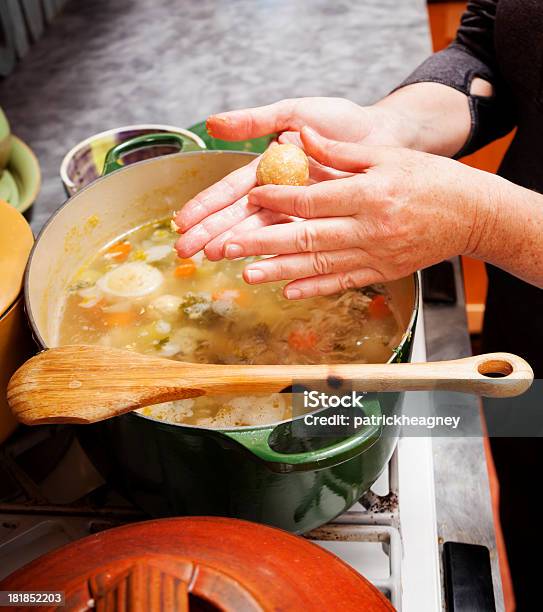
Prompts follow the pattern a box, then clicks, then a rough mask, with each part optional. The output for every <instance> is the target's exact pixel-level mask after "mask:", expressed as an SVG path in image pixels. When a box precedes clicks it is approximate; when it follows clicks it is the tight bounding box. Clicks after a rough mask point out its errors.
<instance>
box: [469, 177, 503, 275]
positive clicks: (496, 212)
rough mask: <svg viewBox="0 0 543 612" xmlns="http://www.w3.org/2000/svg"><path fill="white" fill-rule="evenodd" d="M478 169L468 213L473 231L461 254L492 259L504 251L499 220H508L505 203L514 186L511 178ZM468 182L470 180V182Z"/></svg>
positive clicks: (489, 260) (487, 259) (491, 260)
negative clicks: (506, 178)
mask: <svg viewBox="0 0 543 612" xmlns="http://www.w3.org/2000/svg"><path fill="white" fill-rule="evenodd" d="M472 172H475V173H476V176H475V180H474V182H473V184H474V189H473V194H472V197H471V198H470V199H471V211H470V212H471V214H470V215H468V216H467V218H468V219H469V223H470V231H469V236H468V240H467V243H466V248H465V250H464V252H463V253H462V255H468V256H469V257H473V258H475V259H482V260H483V261H488V262H491V263H492V262H493V261H494V260H495V258H496V256H497V255H498V254H500V253H501V252H503V240H502V236H501V235H500V231H499V223H500V222H501V223H503V222H505V223H507V216H508V213H507V208H506V203H507V202H508V201H509V199H510V197H511V194H510V193H509V192H510V189H511V187H515V186H514V185H513V184H512V183H510V182H509V181H507V180H505V179H503V178H501V177H499V176H496V175H494V174H490V173H487V172H483V171H481V170H473V169H472ZM467 184H470V183H469V182H468V183H467Z"/></svg>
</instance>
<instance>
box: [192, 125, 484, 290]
mask: <svg viewBox="0 0 543 612" xmlns="http://www.w3.org/2000/svg"><path fill="white" fill-rule="evenodd" d="M301 136H302V140H303V144H304V148H305V151H306V153H307V154H308V155H310V156H311V157H312V158H314V159H315V160H316V161H318V162H319V163H321V164H323V165H325V166H328V167H331V168H335V169H337V170H341V171H345V172H348V173H352V175H351V176H348V177H346V178H340V179H336V180H330V181H324V182H321V183H317V184H314V185H310V186H308V187H292V186H276V185H265V186H262V187H256V188H254V189H252V190H251V191H250V193H249V204H250V205H254V206H259V207H262V209H264V210H268V211H273V212H275V213H282V214H283V215H285V216H286V218H288V217H287V216H292V217H296V218H298V220H297V221H294V222H291V223H281V224H279V225H268V226H267V227H261V228H259V229H255V230H253V231H247V232H239V233H235V235H234V236H232V237H231V238H229V239H228V240H227V241H226V242H225V244H224V256H225V257H227V258H229V259H233V258H238V257H248V256H251V255H274V257H270V258H266V259H263V260H259V261H256V262H254V263H251V264H249V265H248V266H247V267H246V268H245V271H244V278H245V280H246V281H247V282H248V283H262V282H269V281H279V280H291V281H292V282H290V283H289V284H287V285H286V286H285V288H284V294H285V297H287V298H289V299H301V298H307V297H311V296H315V295H327V294H332V293H336V292H339V291H342V290H345V289H348V288H353V287H362V286H365V285H369V284H371V283H376V282H385V281H389V280H394V279H397V278H401V277H402V276H406V275H408V274H410V273H412V272H414V271H415V270H417V269H420V268H425V267H427V266H429V265H432V264H434V263H437V262H439V261H442V260H443V259H446V258H449V257H452V256H454V255H458V254H469V253H470V252H473V251H475V250H476V248H477V244H478V240H479V236H480V234H481V231H482V230H483V228H484V227H485V226H487V225H488V224H489V223H490V222H492V216H493V214H492V206H491V204H492V203H491V201H490V198H489V195H488V194H489V193H492V189H493V185H492V184H489V183H490V181H491V179H492V178H494V177H493V176H492V175H489V174H487V173H485V172H481V171H479V170H474V169H473V168H470V167H468V166H465V165H463V164H460V163H459V162H455V161H452V160H450V159H447V158H444V157H439V156H435V155H430V154H427V153H421V152H417V151H412V150H409V149H400V148H395V147H373V146H366V145H360V144H353V143H340V142H336V141H332V140H328V139H325V138H323V137H321V136H319V135H318V134H317V133H316V132H315V131H314V130H312V129H310V128H304V129H303V130H302V134H301ZM180 240H182V238H181V239H180Z"/></svg>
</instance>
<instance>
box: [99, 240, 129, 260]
mask: <svg viewBox="0 0 543 612" xmlns="http://www.w3.org/2000/svg"><path fill="white" fill-rule="evenodd" d="M131 250H132V245H131V244H130V242H128V240H124V241H123V242H117V244H114V245H113V246H110V247H109V249H108V250H107V251H106V252H105V255H104V257H105V258H106V259H113V260H114V261H117V262H119V263H120V262H123V261H126V260H127V259H128V255H129V254H130V251H131Z"/></svg>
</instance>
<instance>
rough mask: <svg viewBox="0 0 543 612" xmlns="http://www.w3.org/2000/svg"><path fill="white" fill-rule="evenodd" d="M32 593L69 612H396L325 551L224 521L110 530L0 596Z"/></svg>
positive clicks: (25, 574) (20, 578) (14, 580)
mask: <svg viewBox="0 0 543 612" xmlns="http://www.w3.org/2000/svg"><path fill="white" fill-rule="evenodd" d="M29 585H31V586H32V589H33V590H45V591H47V590H54V591H64V592H65V605H66V608H63V609H66V610H67V611H69V610H78V611H83V610H90V609H91V608H92V609H96V610H114V609H115V610H119V609H123V610H127V609H129V608H130V609H134V610H148V611H149V612H154V611H157V612H158V610H168V611H172V612H174V611H181V610H183V611H188V610H208V611H210V610H216V611H217V612H218V611H219V610H223V611H237V610H246V611H248V612H256V611H263V610H282V611H284V612H287V611H290V612H298V611H300V612H302V611H303V612H313V611H315V612H317V611H320V610H327V611H331V612H333V611H338V612H339V611H341V612H348V611H350V610H352V611H353V612H354V611H355V610H365V611H366V612H381V611H385V612H392V611H393V610H394V608H393V607H392V605H391V604H390V602H389V601H388V600H387V599H386V598H385V597H384V595H382V594H381V593H380V592H379V591H378V590H377V589H376V588H375V587H374V586H373V585H372V584H370V583H369V582H368V581H367V580H366V579H365V578H363V577H362V576H361V575H360V574H358V573H357V572H356V571H355V570H353V569H352V568H351V567H349V566H348V565H347V564H346V563H344V562H343V561H341V559H339V558H338V557H336V556H335V555H333V554H332V553H330V552H328V551H327V550H324V549H323V548H321V547H320V546H317V545H316V544H313V543H311V542H309V541H308V540H306V539H304V538H302V537H299V536H295V535H292V534H290V533H287V532H285V531H282V530H280V529H276V528H274V527H268V526H265V525H259V524H257V523H250V522H248V521H240V520H237V519H227V518H218V517H190V518H175V519H162V520H154V521H147V522H144V523H136V524H133V525H126V526H124V527H117V528H115V529H110V530H108V531H103V532H100V533H98V534H95V535H92V536H89V537H87V538H84V539H82V540H79V541H77V542H73V543H72V544H69V545H68V546H64V547H63V548H61V549H59V550H56V551H53V552H51V553H48V554H47V555H44V556H43V557H41V558H39V559H36V560H35V561H32V562H31V563H29V564H28V565H26V566H25V567H23V568H21V569H20V570H18V571H16V572H15V573H14V574H12V575H11V576H9V577H8V578H6V579H5V580H4V581H2V582H0V589H1V590H25V589H28V588H29ZM110 606H111V607H110Z"/></svg>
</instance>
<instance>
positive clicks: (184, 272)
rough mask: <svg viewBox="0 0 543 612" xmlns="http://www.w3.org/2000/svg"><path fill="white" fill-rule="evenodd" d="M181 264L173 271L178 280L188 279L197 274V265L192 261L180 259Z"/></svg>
mask: <svg viewBox="0 0 543 612" xmlns="http://www.w3.org/2000/svg"><path fill="white" fill-rule="evenodd" d="M179 262H180V263H179V264H178V265H177V267H176V268H175V270H174V271H173V275H174V276H175V277H176V278H186V277H187V276H192V275H193V274H194V273H195V272H196V264H195V263H194V262H193V261H192V259H180V260H179Z"/></svg>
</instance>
